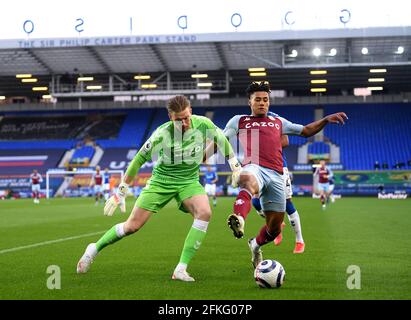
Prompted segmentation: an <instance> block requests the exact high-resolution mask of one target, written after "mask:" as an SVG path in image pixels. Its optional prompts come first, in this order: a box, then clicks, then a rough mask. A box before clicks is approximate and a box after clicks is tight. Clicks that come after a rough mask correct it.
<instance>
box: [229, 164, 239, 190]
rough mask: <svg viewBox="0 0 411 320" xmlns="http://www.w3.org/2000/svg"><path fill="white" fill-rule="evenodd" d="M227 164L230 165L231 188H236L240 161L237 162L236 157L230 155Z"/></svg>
mask: <svg viewBox="0 0 411 320" xmlns="http://www.w3.org/2000/svg"><path fill="white" fill-rule="evenodd" d="M228 164H229V165H230V168H231V171H232V176H231V186H232V187H233V188H237V187H238V180H240V174H241V164H240V162H238V160H237V158H236V157H232V158H231V159H228Z"/></svg>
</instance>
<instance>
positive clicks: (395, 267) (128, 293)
mask: <svg viewBox="0 0 411 320" xmlns="http://www.w3.org/2000/svg"><path fill="white" fill-rule="evenodd" d="M233 200H234V198H219V200H218V206H217V208H216V209H215V210H214V212H213V217H212V220H211V223H210V225H209V229H208V233H207V237H206V239H205V241H204V243H203V245H202V247H201V248H200V250H199V251H198V253H197V255H196V256H195V257H194V259H193V261H192V263H191V265H190V266H189V269H188V271H189V272H190V273H191V274H192V275H193V276H194V277H195V279H196V282H194V283H183V282H179V281H172V280H171V274H172V272H173V269H174V267H175V265H176V264H177V262H178V259H179V256H180V253H181V248H182V246H183V242H184V239H185V237H186V235H187V232H188V230H189V228H190V226H191V224H192V218H191V216H189V215H187V214H184V213H181V212H179V211H178V210H177V209H176V206H175V203H173V202H172V203H170V204H169V205H168V206H167V207H166V208H164V209H163V210H162V211H160V212H159V213H157V214H155V215H154V216H153V217H152V218H151V219H150V220H149V222H148V223H147V224H146V225H145V226H144V227H143V228H142V229H141V230H140V231H139V232H137V233H136V234H134V235H131V236H129V237H127V238H125V239H123V240H121V241H119V242H117V243H116V244H114V245H112V246H109V247H107V248H105V249H104V250H103V251H102V252H101V253H100V254H99V256H98V257H97V259H96V261H95V263H94V264H93V265H92V267H91V269H90V271H89V273H87V274H85V275H78V274H76V264H77V261H78V259H79V258H80V256H81V255H82V254H83V251H84V249H85V247H86V245H87V244H88V243H90V242H95V241H96V240H97V239H98V238H99V237H100V235H102V234H103V232H104V231H106V230H107V229H109V228H110V227H111V226H112V225H114V224H116V223H118V222H121V221H124V220H125V219H126V215H124V214H119V213H116V214H115V215H114V216H113V217H105V216H104V215H103V213H102V205H100V206H94V201H93V199H90V198H89V199H52V200H49V201H48V200H42V202H41V204H40V205H34V204H33V202H32V201H30V200H17V201H2V202H0V234H1V241H0V271H1V272H0V283H1V286H0V299H138V300H148V299H150V300H151V299H159V300H163V299H164V300H179V299H195V300H202V299H212V300H219V299H224V300H227V299H232V300H244V299H250V300H253V299H258V300H265V299H269V300H279V299H411V273H410V270H411V236H410V230H411V201H410V200H377V199H374V198H343V199H340V200H337V201H336V202H335V203H334V204H331V205H330V206H329V207H328V208H327V210H325V211H323V210H321V208H320V204H319V200H314V199H310V198H295V199H294V203H295V206H296V208H297V209H298V211H299V213H300V217H301V221H302V227H303V236H304V240H305V242H306V251H305V253H303V254H300V255H295V254H293V253H292V250H293V247H294V241H295V237H294V233H293V231H292V229H291V227H290V226H289V222H288V220H287V219H286V220H285V221H286V223H287V226H286V227H285V229H284V240H283V243H282V244H281V245H280V246H278V247H275V246H274V245H273V244H269V245H266V246H264V247H263V255H264V258H272V259H275V260H278V261H280V262H281V263H282V265H283V266H284V268H285V271H286V279H285V283H284V285H283V287H282V288H280V289H272V290H269V289H260V288H258V287H257V285H256V284H255V282H254V279H253V268H252V266H251V262H250V252H249V249H248V246H247V238H248V237H253V236H255V235H256V233H257V232H258V230H259V228H260V227H261V226H262V224H263V220H262V219H261V218H260V217H259V216H257V214H255V213H254V212H251V213H250V215H249V217H248V219H247V222H246V237H245V238H244V239H241V240H236V239H235V238H234V237H233V236H232V233H231V230H229V229H228V227H227V225H226V218H227V215H228V214H229V213H230V212H231V208H232V204H233ZM133 201H134V200H133V199H129V201H128V203H127V205H128V209H129V210H130V209H131V208H132V206H133ZM98 232H101V233H98ZM90 233H92V234H93V233H95V234H94V235H89V236H87V234H90ZM84 235H86V236H84ZM77 236H79V237H77ZM67 238H69V239H67ZM54 240H56V241H54ZM30 245H32V246H30ZM51 265H56V266H58V267H59V268H60V270H61V289H59V290H57V289H55V290H50V289H48V287H47V281H48V278H49V277H50V276H51V274H49V273H47V268H48V267H49V266H51ZM352 265H354V266H358V267H359V268H360V272H361V274H360V277H361V278H360V279H361V289H359V290H358V289H354V290H350V289H348V288H347V279H348V277H349V276H350V275H351V274H349V273H347V268H348V267H349V266H352Z"/></svg>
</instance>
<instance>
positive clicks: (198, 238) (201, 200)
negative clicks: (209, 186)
mask: <svg viewBox="0 0 411 320" xmlns="http://www.w3.org/2000/svg"><path fill="white" fill-rule="evenodd" d="M183 205H184V207H185V208H186V209H187V211H188V212H190V213H191V215H192V216H193V218H194V222H193V225H192V227H191V229H190V231H189V233H188V235H187V237H186V239H185V242H184V247H183V251H182V252H181V256H180V261H179V263H178V264H177V266H176V268H175V269H174V272H173V275H172V277H171V278H172V279H173V280H181V281H186V282H191V281H195V280H194V278H193V277H191V276H190V275H189V274H188V273H187V267H188V264H189V263H190V261H191V259H192V258H193V257H194V255H195V253H196V252H197V250H198V249H199V248H200V246H201V244H202V243H203V241H204V238H205V236H206V232H207V228H208V223H209V221H210V218H211V208H210V203H209V201H208V196H207V195H195V196H192V197H190V198H188V199H186V200H184V201H183Z"/></svg>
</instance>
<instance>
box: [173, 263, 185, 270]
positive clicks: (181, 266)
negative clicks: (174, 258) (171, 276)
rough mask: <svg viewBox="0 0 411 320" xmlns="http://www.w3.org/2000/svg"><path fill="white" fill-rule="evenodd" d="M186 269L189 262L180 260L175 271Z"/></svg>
mask: <svg viewBox="0 0 411 320" xmlns="http://www.w3.org/2000/svg"><path fill="white" fill-rule="evenodd" d="M186 270H187V264H185V263H182V262H179V263H178V265H177V267H176V268H175V270H174V271H186Z"/></svg>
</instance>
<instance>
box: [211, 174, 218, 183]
mask: <svg viewBox="0 0 411 320" xmlns="http://www.w3.org/2000/svg"><path fill="white" fill-rule="evenodd" d="M217 181H218V175H217V173H216V174H215V178H214V179H213V181H212V183H217Z"/></svg>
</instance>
